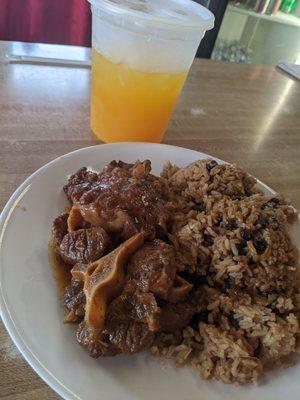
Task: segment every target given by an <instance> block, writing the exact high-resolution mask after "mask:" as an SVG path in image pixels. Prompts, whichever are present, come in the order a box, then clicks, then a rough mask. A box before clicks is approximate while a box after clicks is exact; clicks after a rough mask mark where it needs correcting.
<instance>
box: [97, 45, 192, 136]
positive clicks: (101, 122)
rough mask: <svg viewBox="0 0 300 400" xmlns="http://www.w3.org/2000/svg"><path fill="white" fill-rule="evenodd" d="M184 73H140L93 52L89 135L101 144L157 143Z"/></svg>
mask: <svg viewBox="0 0 300 400" xmlns="http://www.w3.org/2000/svg"><path fill="white" fill-rule="evenodd" d="M187 73H188V70H184V71H181V72H176V73H161V72H144V71H140V70H137V69H133V68H132V67H130V66H129V65H128V64H126V63H122V62H120V63H114V62H112V61H110V60H109V59H107V58H105V57H104V56H103V55H101V54H100V53H99V52H97V51H96V50H95V49H93V51H92V94H91V128H92V130H93V132H94V133H95V134H96V135H97V136H98V137H99V139H101V140H103V141H104V142H117V141H145V142H160V141H161V140H162V137H163V134H164V131H165V129H166V127H167V125H168V122H169V119H170V117H171V116H172V113H173V109H174V106H175V104H176V101H177V99H178V96H179V94H180V91H181V88H182V86H183V84H184V81H185V79H186V76H187Z"/></svg>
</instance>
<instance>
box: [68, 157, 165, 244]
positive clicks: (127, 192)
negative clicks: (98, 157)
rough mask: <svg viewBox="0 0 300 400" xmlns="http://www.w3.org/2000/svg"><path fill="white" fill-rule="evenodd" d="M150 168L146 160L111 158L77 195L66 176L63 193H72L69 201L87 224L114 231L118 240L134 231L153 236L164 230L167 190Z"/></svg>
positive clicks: (72, 181) (132, 233)
mask: <svg viewBox="0 0 300 400" xmlns="http://www.w3.org/2000/svg"><path fill="white" fill-rule="evenodd" d="M150 169H151V164H150V162H149V161H144V162H143V163H142V162H140V161H137V162H136V163H135V164H134V165H133V166H132V165H131V164H125V163H123V162H120V161H119V162H116V161H113V162H111V163H110V164H109V165H108V166H107V167H105V168H104V170H103V172H101V173H100V174H98V178H97V182H94V181H93V182H92V183H90V182H88V183H87V185H86V187H85V189H84V190H82V191H81V193H80V196H79V195H78V193H79V192H78V190H77V185H75V187H74V185H73V183H74V179H75V178H72V179H71V178H70V181H69V182H68V184H67V187H68V191H67V193H69V192H71V193H72V195H71V197H72V201H73V202H75V201H76V204H77V206H78V207H79V209H80V212H81V215H82V217H83V218H84V219H85V221H87V222H89V223H90V224H91V225H93V226H101V227H102V228H104V229H105V230H106V231H107V232H117V233H118V234H119V236H120V238H122V239H128V238H129V237H131V236H133V235H134V234H136V233H138V232H143V233H144V234H145V236H146V237H147V238H149V239H154V238H155V236H156V233H157V232H160V231H165V229H166V222H167V220H168V212H167V210H166V207H165V206H166V203H167V199H168V193H167V190H166V186H165V184H164V182H163V180H162V179H161V178H158V177H156V176H154V175H152V174H150ZM75 175H76V174H75ZM73 177H74V176H73ZM93 179H94V177H93ZM75 182H77V181H76V179H75ZM82 185H83V184H82V182H81V183H80V188H81V189H82ZM87 188H89V189H87ZM73 191H75V192H76V196H75V197H76V199H75V197H74V195H73Z"/></svg>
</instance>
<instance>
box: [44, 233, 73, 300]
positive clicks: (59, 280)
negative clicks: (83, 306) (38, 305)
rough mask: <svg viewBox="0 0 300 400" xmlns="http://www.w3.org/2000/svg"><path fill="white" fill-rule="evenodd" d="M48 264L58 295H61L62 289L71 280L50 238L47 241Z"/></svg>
mask: <svg viewBox="0 0 300 400" xmlns="http://www.w3.org/2000/svg"><path fill="white" fill-rule="evenodd" d="M48 249H49V264H50V266H51V269H52V272H53V275H54V279H55V282H56V286H57V289H58V291H59V294H60V296H63V293H64V289H65V288H66V286H68V285H69V283H70V282H71V277H72V275H71V273H70V271H68V270H67V268H66V264H65V263H64V262H63V261H62V259H61V258H60V257H59V256H58V255H57V254H56V252H55V250H54V245H53V242H52V240H50V241H49V245H48Z"/></svg>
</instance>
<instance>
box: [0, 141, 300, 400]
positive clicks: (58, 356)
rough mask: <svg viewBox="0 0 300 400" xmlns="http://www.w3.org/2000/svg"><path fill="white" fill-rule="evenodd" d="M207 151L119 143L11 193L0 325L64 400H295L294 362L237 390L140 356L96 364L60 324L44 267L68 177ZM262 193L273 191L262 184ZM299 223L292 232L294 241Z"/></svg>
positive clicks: (0, 244)
mask: <svg viewBox="0 0 300 400" xmlns="http://www.w3.org/2000/svg"><path fill="white" fill-rule="evenodd" d="M207 157H208V156H207V155H206V154H202V153H198V152H196V151H191V150H187V149H182V148H179V147H173V146H167V145H159V144H145V143H118V144H111V145H100V146H94V147H89V148H85V149H81V150H78V151H75V152H73V153H70V154H67V155H64V156H62V157H59V158H57V159H56V160H54V161H52V162H50V163H49V164H47V165H45V166H44V167H42V168H41V169H39V170H38V171H37V172H35V173H34V174H33V175H32V176H31V177H29V178H28V179H27V180H26V181H25V182H24V183H23V184H22V185H21V186H20V187H19V189H17V191H16V192H15V193H14V194H13V196H12V197H11V199H10V200H9V202H8V203H7V205H6V207H5V208H4V210H3V212H2V215H1V221H0V232H1V233H0V274H1V275H0V282H1V288H0V289H1V293H0V305H1V313H2V319H3V321H4V324H5V326H6V328H7V330H8V332H9V334H10V335H11V337H12V339H13V340H14V342H15V344H16V345H17V347H18V348H19V350H20V351H21V353H22V354H23V356H24V357H25V359H26V360H27V361H28V363H29V364H30V365H31V366H32V367H33V368H34V369H35V371H36V372H37V373H38V374H39V375H40V376H41V377H42V378H43V379H44V380H45V381H46V382H47V383H48V384H49V385H50V386H51V387H52V388H53V389H54V390H55V391H56V392H58V393H59V394H60V395H61V396H62V397H63V398H65V399H72V400H73V399H82V400H94V399H95V400H96V399H97V400H98V399H105V400H116V399H122V400H129V399H130V400H133V399H139V400H140V399H143V400H153V399H156V400H170V399H172V400H179V399H180V400H194V399H195V400H196V399H197V400H198V399H201V400H208V399H209V400H218V399H222V400H224V399H230V400H233V399H239V400H240V399H243V400H254V399H255V400H276V399H278V400H279V399H280V400H282V399H283V398H284V399H288V400H296V399H297V400H298V399H299V393H300V380H299V374H300V365H298V366H295V367H292V368H289V369H287V370H282V371H280V372H277V373H276V374H273V375H272V379H269V380H268V379H267V381H266V382H265V383H264V384H262V385H260V386H258V387H255V386H247V387H241V388H236V387H234V386H229V385H224V384H221V383H218V382H208V381H204V380H202V379H200V378H199V376H198V373H197V371H195V370H193V369H192V368H188V367H185V368H179V369H176V368H175V367H174V366H173V365H172V363H171V362H168V361H165V360H161V359H158V358H153V357H151V356H149V355H145V354H141V355H137V356H131V357H124V356H117V357H114V358H105V359H98V360H94V359H92V358H90V357H89V356H88V354H87V353H86V351H85V350H84V349H82V348H81V347H80V346H79V345H78V344H77V342H76V339H75V336H74V327H72V326H68V325H63V323H62V320H63V310H62V307H61V305H60V303H59V301H58V297H57V290H56V286H55V282H54V279H53V276H52V271H51V269H50V267H49V265H48V249H47V242H48V239H49V234H50V226H51V223H52V220H53V218H54V217H55V216H56V215H57V214H58V213H60V212H61V211H62V210H63V209H64V207H65V205H66V199H65V196H64V194H63V191H62V186H63V184H64V183H65V180H66V176H67V175H69V174H70V173H73V172H74V171H76V170H77V169H78V168H80V167H82V166H86V165H88V166H92V167H93V168H95V169H101V168H102V167H103V166H104V165H105V164H107V163H108V162H109V161H111V160H113V159H121V160H124V161H127V162H132V161H133V160H136V159H137V158H139V159H146V158H148V159H150V160H151V161H152V165H153V170H154V173H159V172H160V171H161V168H162V165H163V163H164V161H165V160H172V161H173V162H175V163H176V164H178V165H181V166H184V165H187V164H189V163H190V162H192V161H194V160H197V159H200V158H207ZM263 188H264V190H265V191H266V192H268V193H274V192H273V191H272V190H271V189H269V188H268V187H266V186H265V185H263ZM299 226H300V224H297V226H296V227H295V229H294V230H295V232H296V233H297V234H298V237H297V240H298V243H299V242H300V240H299V238H300V228H299Z"/></svg>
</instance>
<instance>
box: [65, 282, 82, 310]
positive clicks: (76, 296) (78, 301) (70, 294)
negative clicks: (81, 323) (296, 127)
mask: <svg viewBox="0 0 300 400" xmlns="http://www.w3.org/2000/svg"><path fill="white" fill-rule="evenodd" d="M64 305H65V307H66V308H67V309H68V311H71V312H73V315H74V316H77V317H83V316H84V314H85V295H84V292H83V282H81V281H77V280H76V279H72V280H71V283H70V285H69V286H67V287H66V289H65V293H64Z"/></svg>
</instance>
